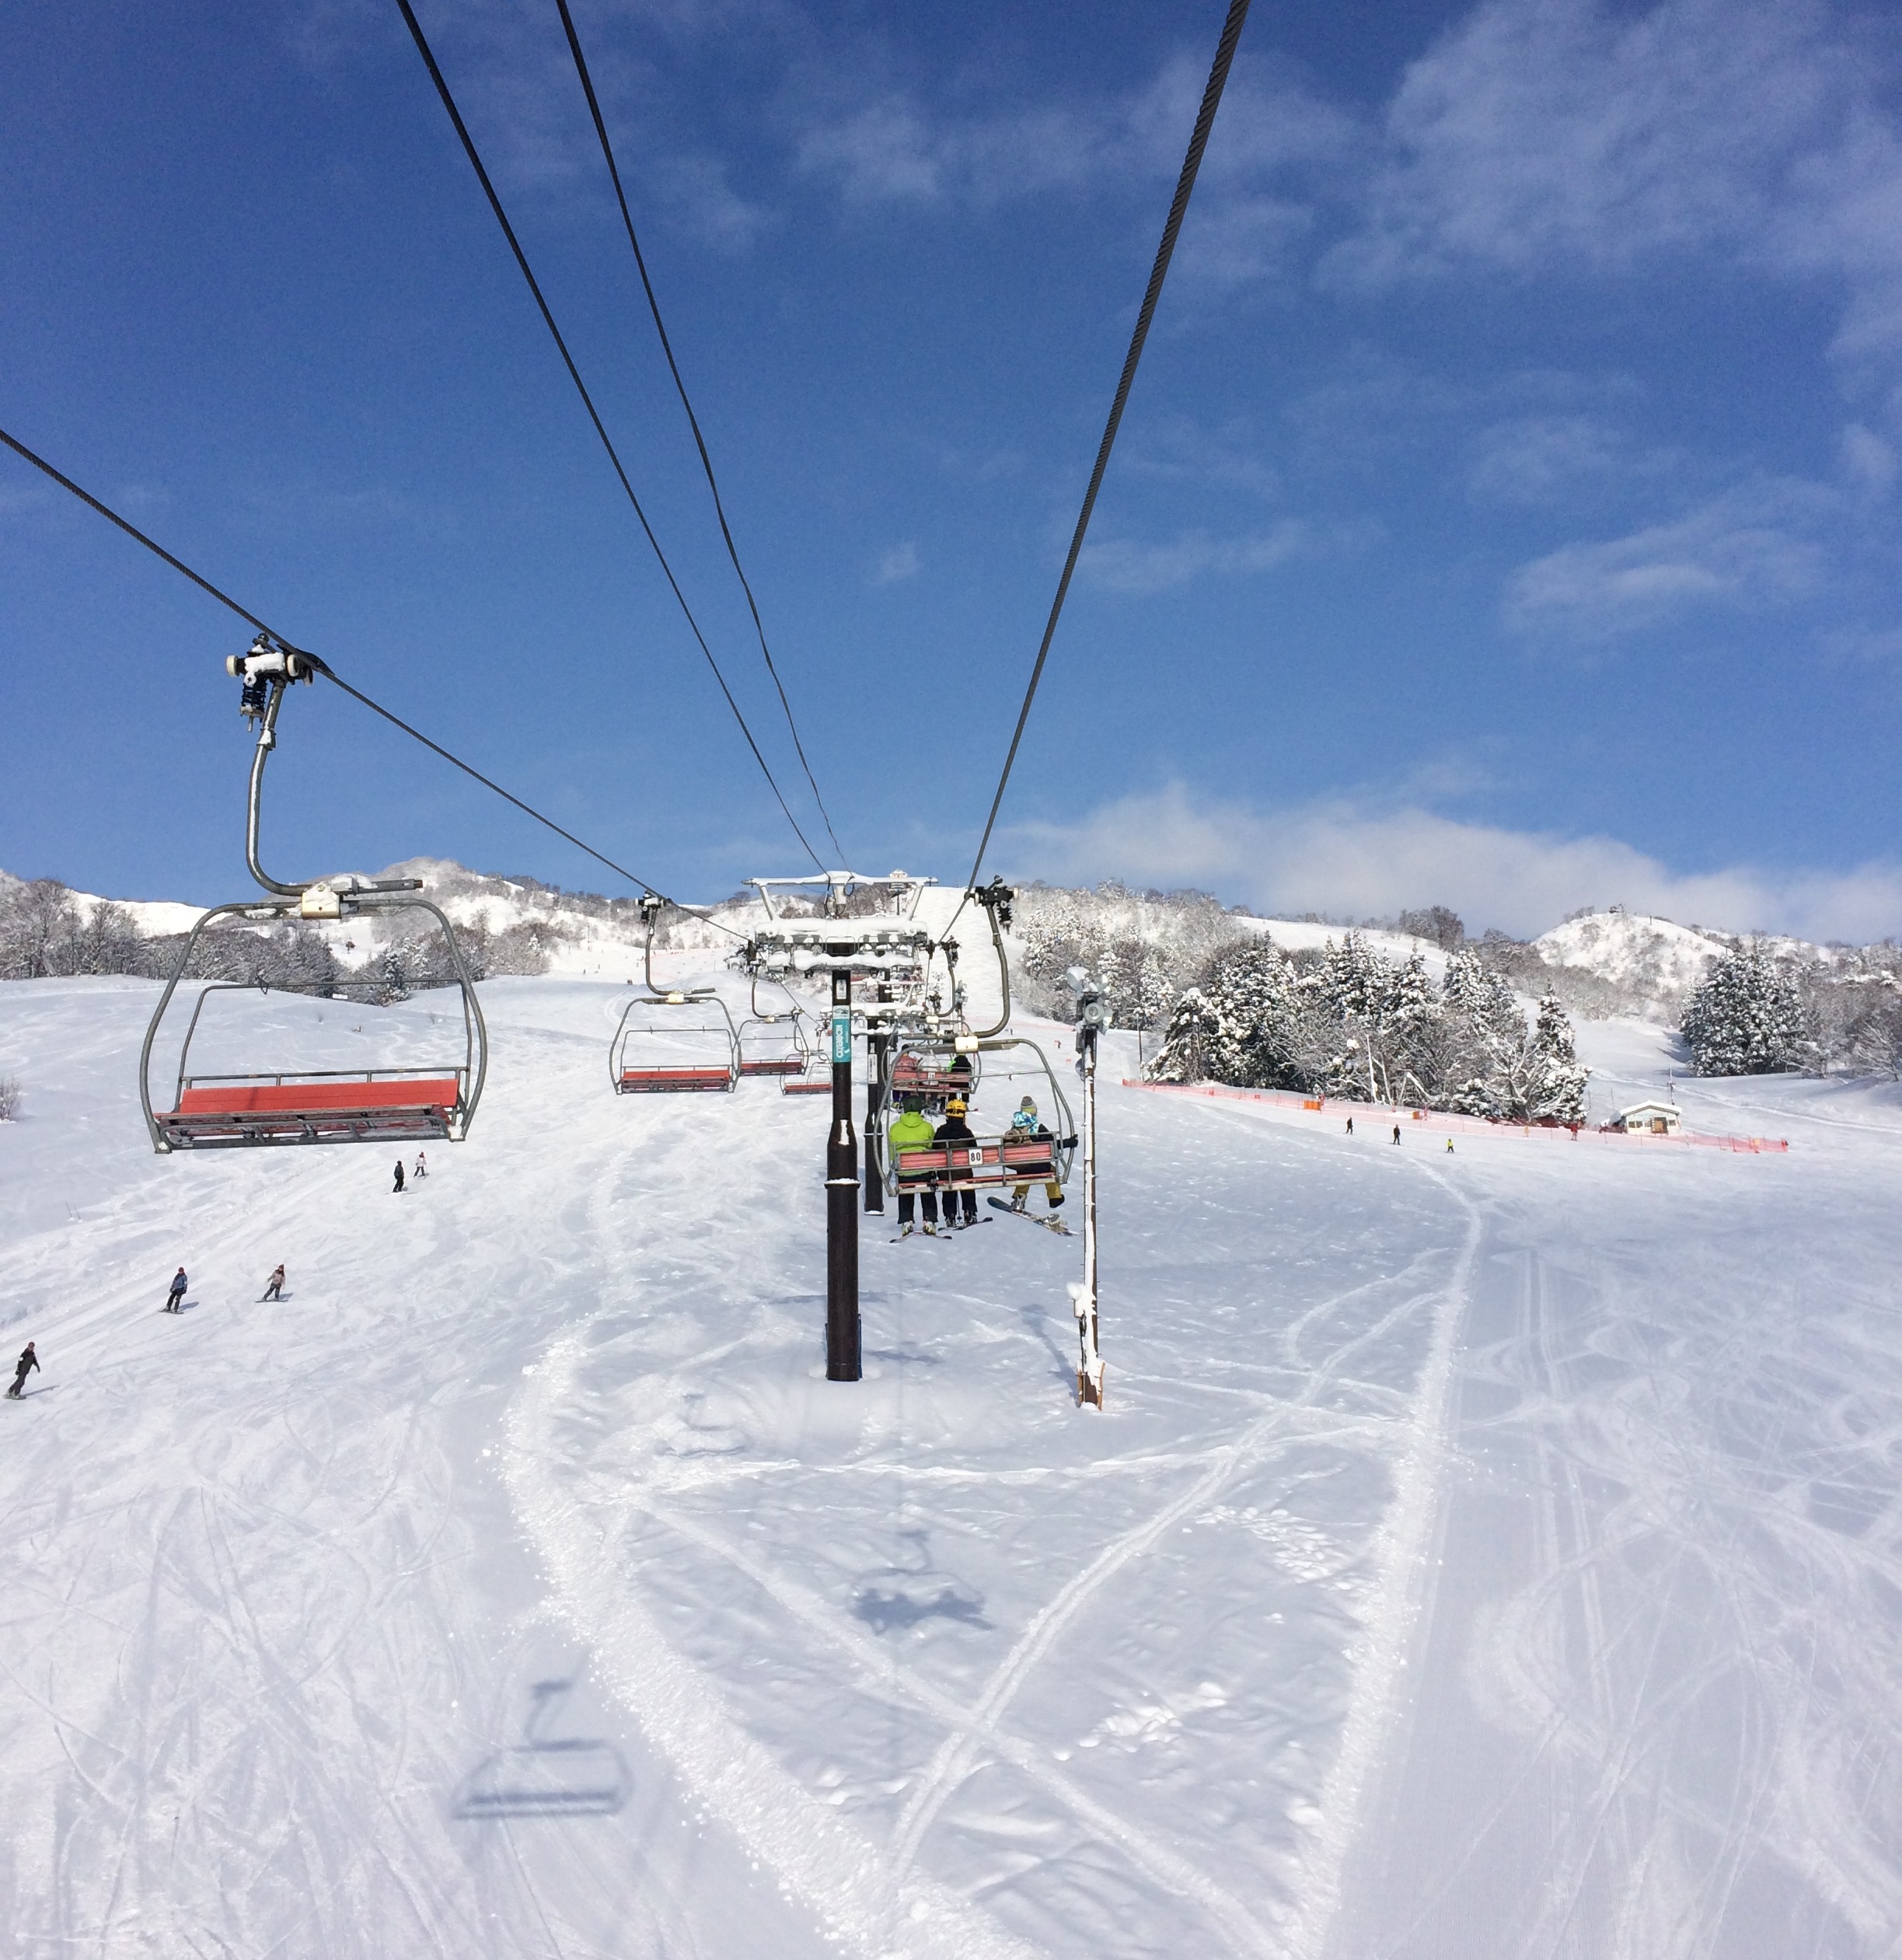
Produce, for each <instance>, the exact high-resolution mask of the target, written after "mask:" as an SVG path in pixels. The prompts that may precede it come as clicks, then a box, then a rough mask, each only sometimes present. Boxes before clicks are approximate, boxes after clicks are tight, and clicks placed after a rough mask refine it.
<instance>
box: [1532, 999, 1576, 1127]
mask: <svg viewBox="0 0 1902 1960" xmlns="http://www.w3.org/2000/svg"><path fill="white" fill-rule="evenodd" d="M1531 1055H1532V1063H1533V1068H1532V1077H1531V1081H1530V1084H1529V1085H1528V1088H1527V1104H1526V1116H1527V1121H1529V1122H1532V1123H1565V1124H1567V1125H1569V1126H1576V1125H1577V1124H1579V1123H1583V1122H1584V1120H1585V1084H1586V1078H1587V1077H1588V1076H1589V1075H1590V1074H1591V1071H1590V1069H1588V1068H1586V1067H1583V1065H1582V1064H1580V1062H1579V1057H1578V1051H1577V1050H1576V1048H1575V1047H1574V1046H1573V1045H1572V1023H1571V1022H1570V1021H1569V1020H1568V1019H1567V1018H1566V1017H1565V1009H1564V1008H1562V1007H1561V1006H1560V1005H1559V1004H1558V995H1557V994H1554V993H1551V991H1549V990H1548V992H1547V993H1546V994H1545V996H1544V998H1543V999H1542V1000H1541V1001H1540V1002H1539V1018H1538V1022H1537V1026H1535V1027H1534V1029H1533V1033H1532V1044H1531Z"/></svg>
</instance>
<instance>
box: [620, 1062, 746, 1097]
mask: <svg viewBox="0 0 1902 1960" xmlns="http://www.w3.org/2000/svg"><path fill="white" fill-rule="evenodd" d="M733 1082H734V1076H733V1071H732V1070H731V1069H730V1068H623V1070H622V1071H621V1073H620V1078H619V1081H616V1084H615V1085H614V1086H615V1088H616V1092H618V1093H619V1094H620V1095H666V1094H668V1093H669V1092H672V1093H675V1094H679V1093H682V1092H693V1091H695V1090H713V1091H720V1090H724V1089H730V1088H732V1086H733Z"/></svg>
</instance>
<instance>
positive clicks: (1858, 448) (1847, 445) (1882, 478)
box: [1842, 422, 1896, 497]
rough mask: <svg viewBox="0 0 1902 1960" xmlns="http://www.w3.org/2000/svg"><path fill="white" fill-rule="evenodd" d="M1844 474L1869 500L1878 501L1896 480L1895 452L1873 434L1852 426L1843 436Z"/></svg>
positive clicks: (1868, 430)
mask: <svg viewBox="0 0 1902 1960" xmlns="http://www.w3.org/2000/svg"><path fill="white" fill-rule="evenodd" d="M1842 463H1843V473H1844V476H1846V477H1848V479H1849V480H1850V481H1851V483H1852V484H1855V487H1857V488H1858V490H1861V491H1864V492H1865V494H1868V495H1869V496H1871V497H1879V496H1881V495H1883V493H1884V492H1885V491H1887V489H1888V488H1889V487H1890V484H1893V482H1894V481H1895V480H1896V452H1895V449H1894V447H1893V445H1892V444H1890V443H1888V442H1884V441H1883V438H1881V437H1880V436H1879V435H1877V434H1876V432H1875V431H1874V430H1872V429H1868V428H1864V427H1863V426H1862V424H1861V423H1860V422H1851V424H1849V426H1848V428H1845V429H1844V431H1843V433H1842Z"/></svg>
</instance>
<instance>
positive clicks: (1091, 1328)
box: [1070, 987, 1103, 1409]
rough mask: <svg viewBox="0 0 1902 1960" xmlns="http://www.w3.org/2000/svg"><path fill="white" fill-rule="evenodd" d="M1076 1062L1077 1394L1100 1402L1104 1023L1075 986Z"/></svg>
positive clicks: (1092, 998)
mask: <svg viewBox="0 0 1902 1960" xmlns="http://www.w3.org/2000/svg"><path fill="white" fill-rule="evenodd" d="M1102 1025H1103V1000H1102V996H1101V994H1100V993H1097V992H1095V991H1085V990H1084V989H1083V988H1082V987H1079V988H1078V1001H1077V1070H1078V1072H1079V1073H1080V1074H1081V1075H1082V1077H1083V1280H1082V1282H1081V1284H1077V1285H1073V1286H1072V1287H1070V1304H1071V1306H1072V1307H1073V1309H1074V1310H1075V1312H1076V1315H1077V1403H1078V1404H1079V1406H1080V1405H1081V1404H1083V1403H1086V1402H1087V1403H1091V1405H1092V1406H1094V1407H1096V1408H1098V1409H1100V1408H1101V1407H1102V1406H1103V1353H1102V1349H1101V1347H1100V1346H1099V1345H1098V1333H1099V1331H1100V1329H1099V1328H1098V1321H1097V1291H1096V1038H1097V1033H1098V1029H1100V1028H1101V1026H1102Z"/></svg>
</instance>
